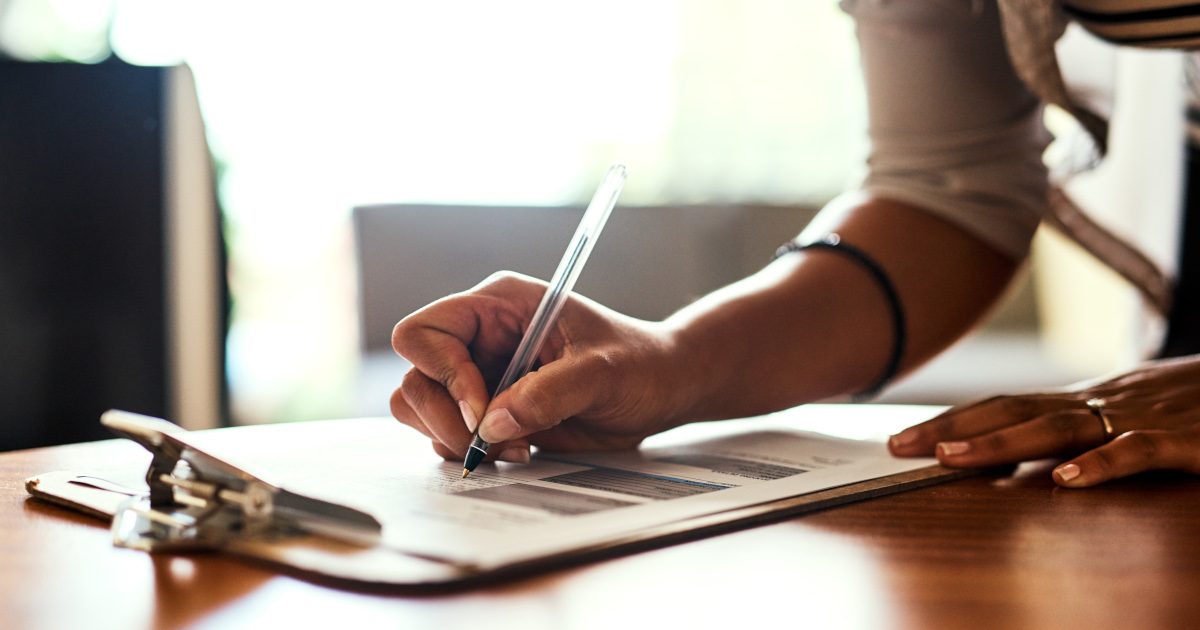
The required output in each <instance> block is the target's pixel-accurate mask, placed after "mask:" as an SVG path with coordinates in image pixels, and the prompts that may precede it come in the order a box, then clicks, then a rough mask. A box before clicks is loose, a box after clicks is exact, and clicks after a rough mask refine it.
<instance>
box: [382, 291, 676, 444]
mask: <svg viewBox="0 0 1200 630" xmlns="http://www.w3.org/2000/svg"><path fill="white" fill-rule="evenodd" d="M545 290H546V284H545V283H544V282H541V281H539V280H535V279H532V278H528V277H526V276H521V275H519V274H513V273H508V272H504V273H500V274H496V275H494V276H492V277H491V278H489V279H488V280H486V281H485V282H483V283H481V284H480V285H478V286H476V287H475V288H473V289H471V290H469V291H466V292H464V293H460V294H456V295H452V296H449V297H447V298H444V299H442V300H438V301H437V302H434V303H433V304H430V305H429V306H427V307H425V308H423V309H421V310H420V311H417V312H416V313H413V314H412V315H410V316H408V317H406V318H404V319H403V320H402V321H401V322H400V323H399V324H397V325H396V327H395V329H394V330H393V332H392V345H393V347H394V348H395V350H396V352H398V353H399V354H400V355H401V356H403V357H404V358H406V359H408V360H409V361H411V362H412V364H413V368H412V369H411V370H410V371H409V372H408V374H407V375H406V376H405V378H404V381H403V383H402V385H401V386H400V388H399V389H397V390H396V391H395V393H394V394H393V395H392V400H391V408H392V415H394V416H395V417H396V418H397V419H398V420H400V421H401V422H403V423H404V424H407V425H409V426H411V427H413V428H414V429H416V430H418V431H420V432H421V433H423V434H425V435H426V436H427V437H429V438H430V439H431V440H432V441H433V447H434V450H435V451H436V452H437V453H438V454H439V455H441V456H442V457H445V458H447V459H451V460H454V459H462V457H463V454H464V453H465V452H466V449H467V446H468V445H469V443H470V434H471V431H472V430H473V429H474V423H475V422H476V420H477V419H479V418H482V426H481V427H480V437H482V438H483V439H484V440H486V441H488V442H490V443H492V445H493V446H492V448H491V449H489V458H499V459H503V460H509V461H528V459H529V446H530V444H533V445H535V446H538V447H540V448H548V449H552V450H585V449H586V450H594V449H618V448H630V447H633V446H636V445H637V444H638V443H640V442H641V440H642V439H643V438H645V437H646V436H647V435H650V434H652V433H657V432H659V431H662V430H665V429H667V428H670V427H671V426H673V425H672V424H670V422H669V421H668V420H667V418H668V417H669V415H670V414H669V413H668V411H669V404H667V401H668V399H669V395H668V393H669V388H668V387H666V385H667V383H666V381H667V379H665V378H663V377H662V375H664V374H668V373H670V372H671V371H670V370H666V369H664V367H663V365H664V363H665V362H666V360H667V354H668V353H667V351H666V348H667V347H668V345H669V336H668V335H667V334H665V332H663V330H662V328H661V326H659V325H656V324H652V323H650V322H644V321H641V320H636V319H633V318H630V317H626V316H624V315H621V314H619V313H616V312H615V311H612V310H610V309H607V308H604V307H602V306H600V305H599V304H596V303H595V302H592V301H590V300H587V299H586V298H582V297H580V296H572V297H571V299H570V300H568V302H567V304H566V305H565V306H564V307H563V310H562V312H561V314H560V315H559V317H558V319H557V321H556V324H555V329H554V330H553V331H552V332H551V333H550V336H549V337H548V338H547V340H546V343H545V344H544V345H543V347H542V349H541V352H540V354H539V356H538V365H539V366H540V367H537V369H536V370H535V371H533V372H530V373H529V374H527V375H526V376H525V377H523V378H521V379H520V380H519V381H517V382H516V384H514V385H513V386H512V387H510V388H508V389H507V390H506V391H504V392H503V393H502V394H500V396H498V397H497V398H496V399H495V400H490V394H491V391H492V390H493V389H494V387H495V385H496V383H497V382H498V381H499V379H500V376H501V375H502V374H503V372H504V369H505V368H506V367H507V365H508V362H509V359H510V358H511V356H512V354H513V352H514V350H515V349H516V347H517V344H518V343H519V342H520V340H521V336H522V334H523V332H524V330H525V327H526V326H527V325H528V323H529V321H530V320H531V319H532V317H533V313H534V311H535V310H536V308H537V305H538V302H539V301H540V300H541V298H542V295H543V293H545Z"/></svg>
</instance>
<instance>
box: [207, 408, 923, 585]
mask: <svg viewBox="0 0 1200 630" xmlns="http://www.w3.org/2000/svg"><path fill="white" fill-rule="evenodd" d="M872 409H874V410H875V414H876V416H877V417H879V416H881V415H882V416H885V417H886V418H887V420H888V421H889V422H890V423H891V424H892V425H894V426H891V427H887V428H886V429H885V431H887V432H891V431H894V430H897V429H899V428H901V427H902V426H907V425H908V424H912V423H913V422H916V421H920V420H924V419H926V418H928V417H931V416H932V415H933V414H934V413H936V412H937V411H938V409H937V408H931V407H923V408H922V407H919V408H908V409H904V408H892V411H891V412H888V413H885V412H884V410H883V409H880V408H878V407H857V410H856V408H855V407H851V406H847V407H841V406H836V407H835V406H821V405H813V406H808V407H803V408H798V409H794V410H789V411H787V412H782V413H779V414H772V415H770V416H765V417H762V418H754V419H747V420H736V421H727V422H719V423H707V424H702V425H691V426H689V427H684V428H682V429H679V430H676V431H672V432H668V433H666V434H663V435H661V436H656V437H654V438H652V439H650V440H647V442H646V443H645V444H644V445H643V447H642V448H641V449H639V450H637V451H624V452H614V453H535V455H534V461H533V462H532V463H531V464H528V465H521V464H507V463H504V462H500V463H497V464H484V465H481V466H480V467H479V468H478V469H477V470H476V471H475V472H474V473H472V474H471V476H470V477H468V478H467V479H462V478H461V473H462V467H461V465H460V464H459V463H456V462H442V461H440V460H439V459H437V458H436V457H433V456H432V455H431V454H423V453H421V454H416V453H414V451H413V440H412V434H411V430H410V429H407V428H406V427H402V426H398V425H394V426H392V425H387V424H380V425H371V427H372V428H371V430H369V431H348V432H347V434H348V437H347V438H346V439H345V440H341V441H335V442H332V443H331V442H329V441H328V440H325V441H323V442H321V443H317V444H309V445H303V446H295V447H289V448H284V449H264V450H260V451H258V452H254V453H249V452H246V451H245V450H244V449H239V450H243V456H242V457H239V458H238V459H239V460H240V459H242V458H243V457H245V458H246V460H245V461H247V462H253V464H254V466H253V469H254V470H255V471H256V472H262V473H265V474H269V478H270V479H271V480H272V481H275V482H279V483H281V484H282V485H283V486H285V487H287V488H288V489H290V490H292V491H295V492H299V493H302V494H308V495H310V496H314V497H317V498H322V499H326V500H330V501H334V502H337V503H342V504H345V505H349V506H352V507H356V508H358V509H361V510H364V511H366V512H368V513H370V514H372V515H374V516H375V517H376V518H378V519H379V520H380V522H382V523H383V544H384V545H385V546H387V547H389V548H391V549H394V550H396V551H400V552H404V553H410V554H417V555H421V556H425V557H431V558H437V559H442V560H446V561H449V562H454V563H457V564H463V565H470V566H474V567H478V568H480V569H486V568H490V567H495V566H500V565H504V564H508V563H510V562H515V561H519V560H522V559H529V558H536V557H541V556H546V555H549V554H554V553H559V552H565V551H569V550H573V549H578V548H581V547H585V546H589V545H593V544H603V543H605V542H607V541H610V540H613V539H616V538H619V537H622V536H624V535H628V534H631V533H635V532H638V531H640V530H643V529H645V528H648V527H653V526H657V525H662V524H667V523H672V522H677V521H680V520H684V519H689V518H694V517H698V516H703V515H708V514H714V513H718V512H722V511H726V510H730V509H735V508H741V507H746V506H751V505H756V504H761V503H765V502H769V501H774V500H778V499H783V498H787V497H792V496H797V495H801V494H805V493H809V492H815V491H820V490H825V489H829V488H834V487H838V486H842V485H847V484H851V483H857V482H861V481H865V480H869V479H875V478H879V477H883V476H888V475H893V474H897V473H901V472H906V471H910V470H915V469H918V468H924V467H927V466H931V465H933V464H935V463H936V461H935V460H933V459H925V458H922V459H897V458H893V457H891V456H890V455H889V454H888V453H887V451H886V448H885V447H884V445H883V443H882V441H881V440H880V439H878V438H875V439H857V440H856V439H846V438H838V437H832V436H829V435H822V434H818V433H813V432H807V431H803V430H800V429H798V428H797V427H800V426H821V425H824V426H823V430H826V431H828V430H830V428H831V425H832V428H833V430H835V431H836V430H837V428H839V427H844V428H849V429H850V431H852V432H858V433H862V432H864V431H866V430H869V429H870V428H871V427H872V424H871V422H870V420H871V418H870V417H869V414H870V413H871V411H870V410H872ZM839 420H840V422H841V423H840V424H838V423H837V422H838V421H839ZM855 421H858V422H860V423H862V424H860V425H859V426H854V425H853V423H854V422H855ZM875 424H876V425H878V423H875ZM863 425H866V427H867V428H866V429H864V427H863ZM364 426H365V425H364ZM876 430H878V429H877V426H876ZM241 446H244V444H243V445H241ZM426 448H427V447H426ZM210 452H212V453H213V454H215V455H221V454H222V450H221V449H220V448H219V447H218V445H217V444H215V443H214V444H213V446H212V450H211V451H210ZM231 461H232V460H231Z"/></svg>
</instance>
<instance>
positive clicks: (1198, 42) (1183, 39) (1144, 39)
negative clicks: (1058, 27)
mask: <svg viewBox="0 0 1200 630" xmlns="http://www.w3.org/2000/svg"><path fill="white" fill-rule="evenodd" d="M1063 11H1064V12H1065V13H1066V14H1067V15H1068V16H1070V17H1071V18H1073V19H1074V20H1075V21H1077V22H1079V24H1080V25H1081V26H1083V27H1084V28H1086V29H1087V30H1089V31H1091V32H1092V33H1094V34H1095V35H1096V36H1098V37H1101V38H1103V39H1107V40H1108V41H1111V42H1114V43H1117V44H1123V45H1126V46H1143V47H1150V48H1200V2H1198V1H1192V2H1188V1H1184V0H1070V1H1069V2H1064V3H1063Z"/></svg>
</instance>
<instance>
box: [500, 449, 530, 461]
mask: <svg viewBox="0 0 1200 630" xmlns="http://www.w3.org/2000/svg"><path fill="white" fill-rule="evenodd" d="M496 459H498V460H500V461H502V462H515V463H517V464H528V463H529V449H527V448H520V447H513V448H506V449H504V452H503V453H500V455H498V456H497V457H496Z"/></svg>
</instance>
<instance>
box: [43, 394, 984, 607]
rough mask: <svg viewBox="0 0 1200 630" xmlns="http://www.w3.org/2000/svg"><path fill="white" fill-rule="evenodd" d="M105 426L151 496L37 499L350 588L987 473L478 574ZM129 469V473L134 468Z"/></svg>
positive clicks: (182, 446) (572, 560)
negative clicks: (142, 457) (136, 448)
mask: <svg viewBox="0 0 1200 630" xmlns="http://www.w3.org/2000/svg"><path fill="white" fill-rule="evenodd" d="M102 422H103V423H104V424H105V425H106V426H108V427H109V428H110V429H111V430H113V431H114V432H116V433H117V434H118V435H121V436H123V437H126V438H129V439H132V440H134V441H136V442H138V443H139V444H141V445H142V446H143V447H145V448H146V449H147V450H148V451H150V453H151V455H152V459H151V463H150V465H149V468H148V470H147V471H146V473H145V483H146V486H147V487H148V488H149V489H148V490H144V489H141V488H138V487H134V485H135V484H132V483H127V484H122V483H120V482H114V481H112V478H113V474H112V471H109V472H108V473H106V474H104V475H90V474H84V473H81V472H79V471H59V472H53V473H47V474H43V475H39V476H37V477H33V478H31V479H29V480H27V481H26V489H27V491H28V492H29V494H30V495H32V496H33V497H35V498H37V499H41V500H45V501H49V502H52V503H55V504H58V505H61V506H64V507H67V508H69V509H73V510H76V511H80V512H83V513H85V514H89V515H91V516H93V517H96V518H102V519H106V520H110V521H111V529H112V532H113V541H114V544H115V545H117V546H122V547H130V548H134V549H142V550H145V551H149V552H152V553H162V552H168V553H169V552H177V551H196V550H211V551H217V552H220V553H225V554H229V555H231V556H235V557H239V558H244V559H247V560H250V561H254V562H259V563H266V564H268V565H270V566H272V567H275V568H278V569H281V570H284V571H286V572H289V573H292V574H295V575H297V576H298V577H302V578H306V579H310V580H313V581H322V582H332V583H335V584H343V585H346V586H356V585H357V586H363V585H385V586H391V587H401V588H406V589H428V588H434V589H439V588H447V587H450V588H461V587H469V586H472V585H477V584H483V583H487V582H491V581H496V580H503V579H507V578H511V577H516V576H521V575H528V574H530V573H535V572H540V571H546V570H550V569H554V568H559V567H565V566H570V565H575V564H581V563H587V562H593V561H597V560H600V559H605V558H610V557H615V556H620V555H626V554H630V553H635V552H637V551H641V550H646V549H652V548H657V547H663V546H668V545H673V544H678V543H681V542H686V541H690V540H695V539H699V538H704V537H708V536H714V535H717V534H720V533H724V532H729V531H735V530H740V529H746V528H749V527H754V526H758V525H763V524H767V523H772V522H777V521H781V520H785V519H788V518H792V517H794V516H797V515H800V514H804V513H807V512H811V511H815V510H821V509H825V508H829V507H834V506H837V505H842V504H846V503H851V502H855V501H860V500H864V499H869V498H874V497H879V496H884V495H887V494H892V493H896V492H901V491H904V490H909V489H914V488H919V487H924V486H928V485H931V484H934V483H940V482H943V481H949V480H952V479H957V478H961V477H965V476H969V475H973V474H977V473H978V472H979V471H977V470H953V469H947V468H943V467H941V466H936V465H935V466H927V467H922V468H918V469H915V470H909V471H906V472H902V473H899V474H893V475H889V476H885V477H879V478H874V479H868V480H864V481H860V482H858V483H852V484H848V485H842V486H839V487H833V488H828V489H824V490H821V491H817V492H810V493H807V494H802V495H799V496H789V497H785V498H780V499H777V500H772V501H766V502H762V503H758V504H754V505H746V506H741V507H738V508H736V509H728V510H720V511H715V512H713V513H709V514H703V515H699V516H695V517H691V518H686V519H681V520H677V521H672V522H667V523H660V524H656V525H654V526H650V527H643V528H640V529H637V530H636V531H631V532H628V533H625V534H623V535H620V536H615V537H611V538H607V539H605V540H603V541H602V542H598V543H590V544H582V545H578V546H576V547H573V548H571V549H569V550H567V551H565V552H560V553H553V554H546V555H543V556H537V557H527V558H520V559H517V560H516V561H513V562H505V563H502V564H499V565H490V566H477V565H473V564H471V563H469V562H448V561H446V560H445V559H444V558H435V557H425V556H422V555H420V554H414V553H401V552H398V551H396V550H395V549H392V548H388V547H385V546H383V545H381V544H380V533H381V525H380V522H379V521H378V520H376V519H375V518H374V517H373V516H372V515H370V514H368V513H366V512H364V511H362V510H358V509H355V508H353V507H349V506H345V505H339V504H337V503H336V502H330V501H327V500H323V499H321V498H315V497H309V496H305V495H303V494H298V493H296V492H292V491H290V490H288V489H287V488H286V487H285V486H284V485H283V484H282V483H280V482H279V481H278V480H275V479H272V478H271V476H270V475H269V474H265V473H263V472H262V471H254V470H253V467H252V466H251V465H250V463H249V462H248V461H236V462H235V461H233V460H231V459H230V458H228V457H222V456H218V455H216V454H214V453H212V452H209V451H208V450H207V449H206V448H205V447H204V445H203V444H202V443H201V442H202V440H198V439H197V437H199V436H200V435H201V434H203V433H206V432H196V433H189V432H187V431H185V430H183V429H181V428H179V427H177V426H175V425H173V424H171V423H169V422H166V421H165V420H159V419H157V418H149V417H146V416H138V415H136V414H130V413H127V412H120V411H110V412H107V413H106V414H105V415H104V417H103V419H102ZM331 422H353V421H331ZM263 428H264V429H265V428H267V427H263ZM235 459H236V458H235ZM123 472H124V474H125V475H126V476H128V475H129V473H130V472H132V471H131V470H129V469H126V470H124V471H123Z"/></svg>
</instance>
